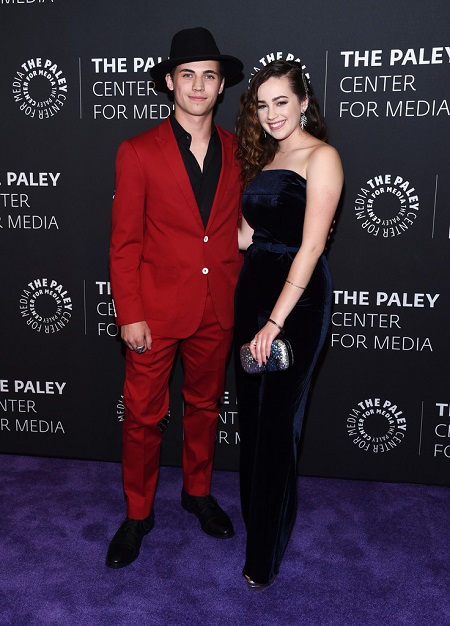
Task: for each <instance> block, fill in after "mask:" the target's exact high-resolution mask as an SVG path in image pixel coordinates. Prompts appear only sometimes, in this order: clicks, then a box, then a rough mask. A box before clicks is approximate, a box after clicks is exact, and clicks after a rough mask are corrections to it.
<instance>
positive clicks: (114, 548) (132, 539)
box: [106, 511, 155, 569]
mask: <svg viewBox="0 0 450 626" xmlns="http://www.w3.org/2000/svg"><path fill="white" fill-rule="evenodd" d="M154 525H155V516H154V513H153V511H152V512H151V513H150V515H149V516H148V517H146V518H145V519H143V520H139V519H130V518H128V517H127V518H126V519H125V521H124V522H123V524H122V525H121V526H120V528H119V530H118V531H117V532H116V534H115V535H114V537H113V538H112V540H111V543H110V544H109V548H108V553H107V555H106V566H107V567H112V568H113V569H120V568H121V567H126V566H127V565H129V564H130V563H132V562H133V561H134V560H135V559H137V557H138V556H139V550H140V547H141V543H142V539H143V538H144V537H145V535H146V534H147V533H149V532H150V531H151V529H152V528H153V526H154Z"/></svg>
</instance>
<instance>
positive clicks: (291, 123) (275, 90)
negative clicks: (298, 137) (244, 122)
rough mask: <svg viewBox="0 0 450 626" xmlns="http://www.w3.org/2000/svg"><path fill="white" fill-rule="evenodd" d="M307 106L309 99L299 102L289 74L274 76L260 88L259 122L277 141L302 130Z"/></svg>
mask: <svg viewBox="0 0 450 626" xmlns="http://www.w3.org/2000/svg"><path fill="white" fill-rule="evenodd" d="M306 108H307V99H306V98H305V100H304V101H303V102H299V100H298V97H297V95H296V94H295V93H294V92H293V91H292V89H291V86H290V84H289V79H288V78H287V76H281V77H280V78H276V77H274V76H273V77H271V78H269V79H268V80H267V81H266V82H265V83H263V84H262V85H261V86H260V88H259V89H258V119H259V123H260V124H261V126H262V127H263V129H264V130H265V131H266V133H269V134H270V135H272V137H274V139H276V140H277V141H283V140H284V139H287V138H288V137H290V136H291V135H292V134H293V133H301V132H302V131H301V129H300V116H301V114H302V113H303V111H305V110H306Z"/></svg>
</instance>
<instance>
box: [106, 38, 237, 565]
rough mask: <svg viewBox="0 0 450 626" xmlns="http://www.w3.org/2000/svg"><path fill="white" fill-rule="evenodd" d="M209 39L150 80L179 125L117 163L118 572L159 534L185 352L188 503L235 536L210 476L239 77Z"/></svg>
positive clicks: (166, 127) (187, 46) (205, 526)
mask: <svg viewBox="0 0 450 626" xmlns="http://www.w3.org/2000/svg"><path fill="white" fill-rule="evenodd" d="M242 67H243V66H242V63H241V61H239V60H238V59H237V58H235V57H231V56H227V55H222V54H220V52H219V50H218V48H217V45H216V42H215V41H214V38H213V36H212V35H211V33H210V32H209V31H207V30H206V29H204V28H192V29H187V30H182V31H180V32H178V33H177V34H176V35H175V36H174V37H173V40H172V46H171V51H170V58H169V60H165V61H163V62H161V63H159V64H158V65H156V66H155V67H154V68H153V69H152V71H151V74H152V77H153V78H154V80H155V81H156V82H157V83H158V82H161V81H162V80H164V79H165V81H166V84H167V87H168V89H169V90H170V91H172V92H173V96H174V105H175V110H174V114H173V115H172V116H171V117H170V118H169V119H167V120H165V121H163V122H162V123H161V124H160V125H159V126H157V127H156V128H153V129H151V130H149V131H147V132H145V133H143V134H141V135H138V136H137V137H134V138H132V139H130V140H128V141H125V142H124V143H123V144H122V145H121V146H120V148H119V151H118V155H117V161H116V193H115V198H114V204H113V213H112V235H111V253H110V259H111V284H112V291H113V297H114V302H115V306H116V311H117V323H118V325H120V326H121V336H122V339H123V341H124V342H125V344H126V346H127V356H126V378H125V389H124V399H125V407H126V409H125V421H124V423H123V439H122V465H123V481H124V491H125V496H126V501H127V518H126V520H125V521H124V522H123V524H122V525H121V526H120V528H119V530H118V531H117V533H116V534H115V536H114V538H113V540H112V541H111V544H110V546H109V549H108V554H107V558H106V565H107V566H108V567H113V568H120V567H125V566H127V565H129V564H130V563H132V562H133V561H134V560H135V559H136V557H137V556H138V555H139V550H140V546H141V542H142V539H143V537H144V536H145V535H146V534H147V533H148V532H149V531H150V530H151V529H152V528H153V525H154V513H153V500H154V495H155V489H156V484H157V480H158V473H159V457H160V446H161V437H162V434H161V431H160V429H159V427H158V424H159V422H160V421H161V419H162V418H164V417H165V415H166V414H167V411H168V406H169V391H168V388H169V376H170V372H171V370H172V366H173V362H174V358H175V355H176V353H177V350H178V349H179V351H180V354H181V359H182V364H183V370H184V381H183V396H184V402H185V413H184V417H183V427H184V443H183V489H182V494H181V504H182V506H183V508H184V509H186V510H187V511H189V512H191V513H193V514H194V515H195V516H197V517H198V519H199V521H200V525H201V528H202V530H203V531H204V532H205V533H207V534H208V535H211V536H213V537H217V538H228V537H232V536H233V534H234V530H233V526H232V523H231V521H230V519H229V517H228V515H227V514H226V513H225V512H224V511H223V510H222V509H221V508H220V506H219V505H218V503H217V502H216V500H215V499H214V498H213V497H212V495H211V472H212V463H213V455H214V444H215V435H216V430H217V422H218V401H219V399H220V397H221V396H222V394H223V390H224V380H225V368H226V361H227V357H228V353H229V350H230V346H231V335H232V326H233V294H234V288H235V284H236V281H237V277H238V273H239V270H240V267H241V258H240V255H239V251H238V240H237V226H238V222H239V217H240V182H239V169H238V167H237V165H236V164H235V161H234V152H235V147H236V146H235V140H234V137H233V135H232V134H231V133H229V132H228V131H226V130H223V129H221V128H219V127H218V126H216V125H215V124H214V123H213V109H214V106H215V104H216V102H217V98H218V96H219V94H220V93H222V91H223V88H224V83H225V81H226V80H230V79H232V78H236V77H237V76H239V75H240V74H241V72H242Z"/></svg>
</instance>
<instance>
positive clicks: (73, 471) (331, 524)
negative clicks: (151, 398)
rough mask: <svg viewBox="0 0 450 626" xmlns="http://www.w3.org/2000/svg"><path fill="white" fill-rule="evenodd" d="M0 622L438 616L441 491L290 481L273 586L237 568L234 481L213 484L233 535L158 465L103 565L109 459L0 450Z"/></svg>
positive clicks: (343, 623) (442, 566) (114, 509)
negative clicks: (128, 535) (146, 499)
mask: <svg viewBox="0 0 450 626" xmlns="http://www.w3.org/2000/svg"><path fill="white" fill-rule="evenodd" d="M0 471H1V474H2V477H1V482H0V493H1V503H2V522H1V548H0V550H1V552H0V558H1V570H0V571H1V573H0V623H1V624H2V625H3V624H11V626H38V625H39V626H40V625H42V626H52V625H58V626H60V625H61V626H63V625H64V626H78V625H86V626H125V625H127V626H128V625H131V626H147V625H148V626H158V625H164V626H177V625H188V626H197V625H200V624H202V625H208V626H210V625H212V626H215V625H217V626H225V625H228V624H230V625H231V624H233V625H237V626H239V625H249V626H259V625H267V626H271V625H277V624H283V625H284V624H286V625H287V624H295V625H297V624H299V625H301V626H310V625H311V626H313V625H318V626H332V625H333V626H334V625H336V626H347V625H355V626H371V625H379V624H389V625H392V626H398V625H400V624H405V625H406V624H407V625H408V626H411V625H420V626H422V625H423V626H428V625H431V624H433V625H435V626H445V625H448V624H450V594H449V583H450V577H449V563H450V550H449V548H450V530H449V528H450V501H449V492H448V489H447V488H445V487H430V486H423V485H402V484H389V483H370V482H359V481H349V480H336V479H324V478H304V477H301V478H300V480H299V485H298V491H299V514H298V518H297V525H296V528H295V530H294V534H293V537H292V539H291V543H290V545H289V547H288V550H287V553H286V555H285V559H284V561H283V564H282V568H281V571H280V574H279V576H278V578H277V580H276V582H275V584H274V585H273V586H272V587H270V588H269V589H266V590H264V591H256V592H255V591H250V590H248V589H247V587H246V585H245V582H244V579H243V578H242V576H241V569H242V564H243V555H244V528H243V524H242V520H241V517H240V512H239V500H238V476H237V474H235V473H232V472H215V474H214V479H213V493H214V495H215V496H216V497H217V498H218V500H219V502H220V503H221V504H222V505H223V507H224V508H225V509H226V510H227V511H228V513H229V514H230V516H231V517H232V519H233V521H234V525H235V529H236V536H235V537H234V538H233V539H230V540H217V539H212V538H210V537H208V536H206V535H204V534H203V533H202V532H201V531H200V528H199V526H198V522H197V520H196V518H195V517H193V516H192V515H191V514H189V513H186V512H185V511H184V510H183V509H182V508H181V506H180V491H181V471H180V470H179V469H177V468H162V469H161V477H160V482H159V488H158V493H157V499H156V503H155V515H156V525H155V529H154V530H153V531H152V532H151V533H150V534H149V535H148V536H147V537H146V538H145V539H144V542H143V544H142V549H141V555H140V557H139V558H138V560H137V561H135V562H134V563H133V564H132V565H131V566H129V567H127V568H125V569H122V570H110V569H107V568H106V567H105V565H104V560H105V554H106V549H107V546H108V541H109V539H110V538H111V537H112V535H113V534H114V532H115V531H116V529H117V527H118V525H119V524H120V522H121V521H122V518H123V517H124V503H123V499H122V495H121V487H120V481H121V470H120V465H118V464H116V463H102V462H92V461H73V460H63V459H47V458H34V457H20V456H10V455H0Z"/></svg>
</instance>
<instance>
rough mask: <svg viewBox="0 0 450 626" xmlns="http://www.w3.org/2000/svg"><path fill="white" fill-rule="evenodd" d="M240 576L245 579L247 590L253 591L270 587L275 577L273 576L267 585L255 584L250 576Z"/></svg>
mask: <svg viewBox="0 0 450 626" xmlns="http://www.w3.org/2000/svg"><path fill="white" fill-rule="evenodd" d="M242 576H243V577H244V578H245V580H246V581H247V587H248V588H249V589H253V590H254V591H259V590H260V589H267V587H270V585H271V584H272V583H273V582H275V578H276V576H273V577H272V578H271V579H270V580H269V582H268V583H257V582H255V581H254V580H252V579H251V578H250V576H247V574H242Z"/></svg>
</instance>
